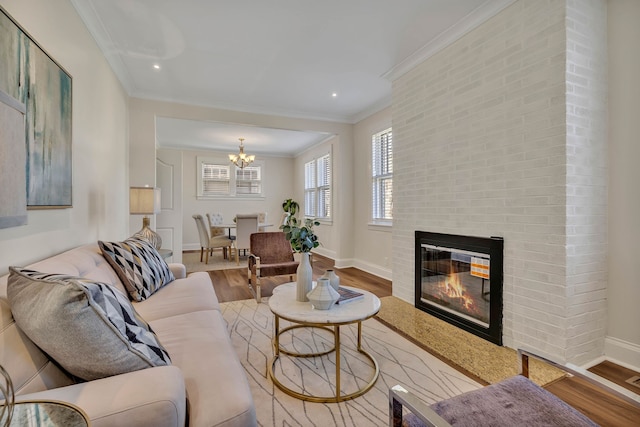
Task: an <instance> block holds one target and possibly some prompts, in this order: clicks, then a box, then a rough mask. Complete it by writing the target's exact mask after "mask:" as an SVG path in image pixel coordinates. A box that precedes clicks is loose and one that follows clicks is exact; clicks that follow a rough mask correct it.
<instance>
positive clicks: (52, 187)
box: [0, 8, 73, 209]
mask: <svg viewBox="0 0 640 427" xmlns="http://www.w3.org/2000/svg"><path fill="white" fill-rule="evenodd" d="M71 87H72V85H71V76H70V75H69V74H68V73H67V72H66V71H65V70H64V69H63V68H62V67H60V65H58V64H57V63H56V62H55V61H54V60H53V59H52V58H51V57H50V56H49V55H48V54H47V53H46V52H45V51H44V50H42V49H41V48H40V46H39V45H38V44H37V43H36V42H35V40H33V38H31V37H30V36H29V34H28V33H27V32H26V31H25V30H24V29H23V28H22V27H20V26H19V25H18V24H17V22H16V21H15V20H13V18H11V17H10V16H9V15H8V14H7V13H6V12H5V11H4V10H3V9H2V8H0V90H1V91H4V92H5V93H6V94H8V95H9V96H10V97H12V98H15V99H16V100H17V101H18V102H19V103H21V104H23V105H24V106H25V107H26V114H25V141H24V144H25V147H26V162H25V163H26V164H25V170H26V200H27V208H28V209H50V208H68V207H71V206H72V183H73V182H72V179H73V175H72V162H71V149H72V139H71V118H72V108H71V101H72V96H71V95H72V94H71ZM2 143H5V142H4V141H0V144H2Z"/></svg>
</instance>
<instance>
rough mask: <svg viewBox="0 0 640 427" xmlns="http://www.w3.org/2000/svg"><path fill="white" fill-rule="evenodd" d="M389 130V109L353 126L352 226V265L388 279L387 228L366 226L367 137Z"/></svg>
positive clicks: (368, 200) (368, 213) (368, 214)
mask: <svg viewBox="0 0 640 427" xmlns="http://www.w3.org/2000/svg"><path fill="white" fill-rule="evenodd" d="M389 127H391V107H389V108H385V109H384V110H382V111H380V112H378V113H376V114H372V115H371V116H369V117H367V118H366V119H364V120H362V121H360V122H358V123H356V124H355V125H354V131H353V136H354V152H355V153H357V155H354V158H353V174H354V177H353V183H354V192H353V200H354V209H353V215H354V227H353V240H354V242H355V250H354V262H353V265H354V266H355V267H357V268H359V269H361V270H363V271H367V272H369V273H372V274H375V275H377V276H380V277H384V278H385V279H389V280H391V263H392V260H393V255H392V250H391V236H392V234H391V232H392V228H391V227H383V226H374V225H370V224H369V222H370V221H371V203H372V201H371V137H372V136H373V135H374V134H376V133H378V132H380V131H383V130H385V129H388V128H389Z"/></svg>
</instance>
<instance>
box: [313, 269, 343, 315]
mask: <svg viewBox="0 0 640 427" xmlns="http://www.w3.org/2000/svg"><path fill="white" fill-rule="evenodd" d="M307 298H309V301H311V305H313V308H314V309H316V310H329V309H330V308H331V307H332V306H333V304H334V303H335V302H336V301H338V298H340V294H339V293H338V292H337V291H336V290H335V289H333V287H332V286H331V283H330V282H329V279H326V278H322V277H321V278H320V279H318V284H317V285H316V287H315V288H313V290H312V291H311V292H309V293H308V294H307Z"/></svg>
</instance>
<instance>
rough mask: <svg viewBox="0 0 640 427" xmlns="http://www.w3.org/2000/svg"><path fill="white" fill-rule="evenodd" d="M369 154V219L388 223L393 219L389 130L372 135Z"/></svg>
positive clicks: (390, 138) (390, 133)
mask: <svg viewBox="0 0 640 427" xmlns="http://www.w3.org/2000/svg"><path fill="white" fill-rule="evenodd" d="M371 154H372V155H371V171H372V198H371V201H372V203H371V217H372V219H373V220H374V221H375V220H384V221H390V220H392V219H393V134H392V130H391V128H389V129H386V130H384V131H382V132H379V133H377V134H375V135H373V137H372V141H371Z"/></svg>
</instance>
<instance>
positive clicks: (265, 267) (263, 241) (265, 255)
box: [247, 231, 299, 302]
mask: <svg viewBox="0 0 640 427" xmlns="http://www.w3.org/2000/svg"><path fill="white" fill-rule="evenodd" d="M250 240H251V241H250V247H249V258H248V272H247V273H248V276H249V287H250V288H251V289H252V291H253V287H252V284H255V291H254V293H255V296H256V301H258V302H260V300H261V298H262V295H261V294H260V278H261V277H270V276H284V275H287V274H288V275H289V278H290V280H291V281H293V275H294V274H296V270H297V269H298V264H299V263H298V262H297V261H295V260H294V258H293V251H292V250H291V244H290V243H289V241H288V240H287V238H286V237H285V234H284V233H283V232H281V231H277V232H271V233H253V234H252V235H251V238H250Z"/></svg>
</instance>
